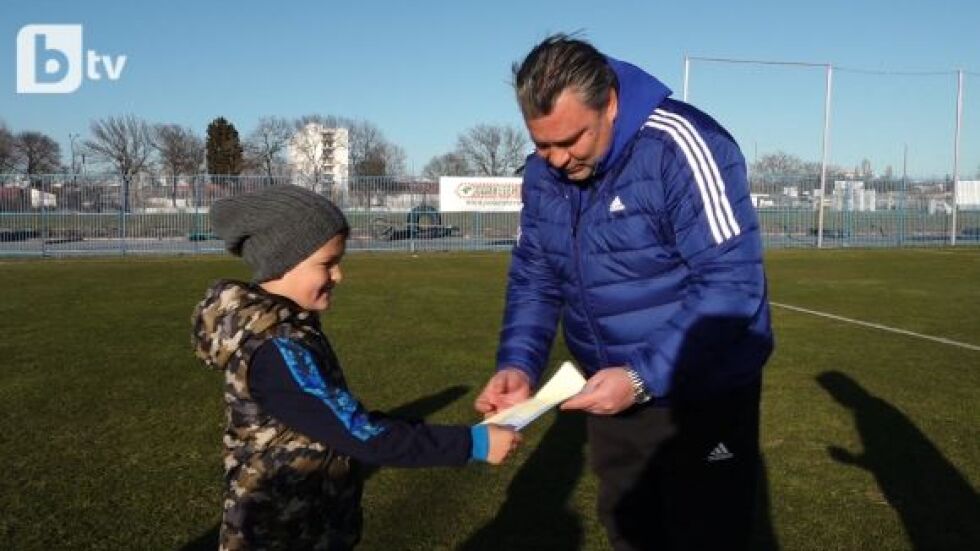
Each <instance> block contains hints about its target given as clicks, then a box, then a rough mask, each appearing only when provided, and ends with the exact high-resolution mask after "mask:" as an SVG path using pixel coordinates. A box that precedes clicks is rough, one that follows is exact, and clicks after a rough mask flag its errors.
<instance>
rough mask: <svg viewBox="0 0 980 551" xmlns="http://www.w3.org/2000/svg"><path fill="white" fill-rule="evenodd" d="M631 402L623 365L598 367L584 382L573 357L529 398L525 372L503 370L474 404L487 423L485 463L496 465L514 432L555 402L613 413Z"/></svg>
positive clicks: (513, 441)
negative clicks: (487, 444)
mask: <svg viewBox="0 0 980 551" xmlns="http://www.w3.org/2000/svg"><path fill="white" fill-rule="evenodd" d="M635 402H636V393H635V388H634V386H633V382H632V380H631V378H630V376H629V373H628V371H627V369H626V368H625V367H614V368H607V369H602V370H600V371H599V372H598V373H596V374H595V375H593V376H592V378H591V379H589V380H588V381H586V380H585V378H584V377H582V374H581V373H579V371H578V370H577V369H576V368H575V366H573V365H572V364H571V362H565V363H564V364H562V366H561V367H560V368H559V369H558V370H557V371H556V372H555V374H554V375H553V376H552V377H551V379H550V380H548V382H547V383H545V384H544V385H543V386H542V387H541V388H540V389H539V390H538V392H537V394H535V395H534V397H533V398H532V397H531V381H530V379H529V377H528V376H527V374H526V373H524V371H522V370H520V369H515V368H505V369H502V370H500V371H498V372H497V374H496V375H494V376H493V378H491V379H490V381H489V382H488V383H487V385H486V387H484V389H483V391H482V392H481V393H480V395H479V396H478V397H477V399H476V403H475V404H474V407H475V408H476V410H477V411H478V412H480V413H482V414H483V415H484V421H483V423H484V424H486V425H487V435H488V440H489V450H488V453H487V462H489V463H491V464H494V465H499V464H500V463H502V462H503V461H504V460H505V459H506V458H507V456H508V455H510V454H511V453H512V452H513V451H514V450H515V449H517V446H518V445H519V444H520V442H521V435H520V433H519V432H518V431H520V430H521V429H523V428H524V427H525V426H527V425H528V424H529V423H531V422H532V421H534V420H535V419H536V418H538V417H539V416H541V415H542V414H543V413H545V412H547V411H548V410H550V409H551V408H552V407H554V406H556V405H559V404H561V409H563V410H582V411H586V412H588V413H593V414H596V415H612V414H616V413H619V412H620V411H623V410H625V409H626V408H628V407H630V406H632V405H633V404H634V403H635Z"/></svg>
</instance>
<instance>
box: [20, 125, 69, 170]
mask: <svg viewBox="0 0 980 551" xmlns="http://www.w3.org/2000/svg"><path fill="white" fill-rule="evenodd" d="M14 149H15V150H16V152H17V157H18V159H19V160H20V166H21V168H22V169H23V171H24V174H26V175H28V176H36V175H38V174H50V173H52V172H58V171H60V170H61V146H60V145H58V142H56V141H54V139H52V138H51V137H50V136H48V135H46V134H42V133H41V132H34V131H27V132H20V133H18V134H17V137H16V138H15V139H14Z"/></svg>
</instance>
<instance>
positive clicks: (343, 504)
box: [193, 186, 520, 550]
mask: <svg viewBox="0 0 980 551" xmlns="http://www.w3.org/2000/svg"><path fill="white" fill-rule="evenodd" d="M211 221H212V226H213V228H214V231H215V233H217V234H218V235H219V236H220V237H221V238H222V239H223V240H224V241H225V246H226V247H227V249H228V250H229V251H230V252H231V253H232V254H234V255H236V256H240V257H242V258H243V259H244V260H245V262H246V263H247V264H248V265H249V266H250V267H251V268H252V270H253V280H254V283H244V282H237V281H229V280H222V281H219V282H217V283H216V284H214V285H213V286H212V287H211V288H210V289H209V290H208V292H207V295H206V296H205V298H204V300H202V301H201V302H200V303H199V304H198V305H197V307H196V309H195V311H194V317H193V323H194V336H193V340H194V347H195V351H196V354H197V356H198V357H199V358H201V359H202V360H203V361H204V362H205V363H206V364H207V365H208V366H210V367H212V368H214V369H216V370H222V371H224V373H225V403H226V404H227V418H228V424H227V428H226V430H225V436H224V445H225V451H224V467H225V497H224V514H223V516H222V523H221V549H228V550H231V549H258V548H262V549H265V548H274V549H330V550H334V549H338V550H339V549H350V548H352V547H353V546H354V545H355V544H356V543H357V542H358V540H359V539H360V531H361V504H360V499H361V490H362V487H363V480H362V479H361V477H360V473H359V462H360V461H365V462H369V463H373V464H377V465H389V466H403V467H410V466H419V467H420V466H442V465H446V466H448V465H463V464H465V463H466V462H467V461H469V460H471V459H476V460H482V461H487V462H489V463H492V464H499V463H500V462H501V461H503V460H504V458H505V457H506V456H507V455H508V454H509V453H510V451H512V449H513V448H514V447H516V445H517V443H518V441H519V440H520V436H519V434H518V433H516V432H514V431H512V430H510V429H508V428H504V427H499V426H487V425H475V426H473V427H466V426H447V425H428V424H425V423H423V422H415V421H408V420H402V419H397V418H392V417H387V416H385V415H383V414H380V413H376V412H371V413H368V412H366V411H365V409H364V408H363V407H362V406H361V404H360V403H359V402H358V401H357V399H356V398H354V397H353V396H352V395H351V394H350V392H349V391H348V389H347V384H346V382H345V380H344V376H343V373H342V372H341V369H340V364H339V362H338V360H337V357H336V356H335V355H334V353H333V350H332V349H331V347H330V343H329V342H328V341H327V338H326V336H325V335H324V334H323V332H322V329H321V327H320V322H319V316H318V313H319V312H322V311H324V310H326V309H328V308H329V307H330V304H331V299H332V295H333V289H334V287H335V286H336V285H337V284H338V283H340V282H341V281H342V278H343V275H342V272H341V270H340V262H341V259H342V258H343V255H344V250H345V245H346V239H347V235H348V233H349V226H348V224H347V220H346V219H345V218H344V215H343V213H342V212H341V211H340V209H338V208H337V207H336V206H335V205H334V204H333V203H331V202H330V201H328V200H327V199H325V198H324V197H322V196H320V195H317V194H316V193H313V192H311V191H309V190H306V189H303V188H300V187H297V186H277V187H270V188H266V189H264V190H262V191H259V192H255V193H249V194H245V195H240V196H237V197H232V198H228V199H223V200H220V201H218V202H216V203H215V204H214V206H213V207H212V208H211Z"/></svg>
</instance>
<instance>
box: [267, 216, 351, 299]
mask: <svg viewBox="0 0 980 551" xmlns="http://www.w3.org/2000/svg"><path fill="white" fill-rule="evenodd" d="M346 247H347V236H345V235H335V236H334V237H333V238H332V239H330V241H327V242H326V243H325V244H324V245H323V246H322V247H320V248H319V249H317V250H316V251H314V252H313V254H311V255H310V256H308V257H306V260H303V261H302V262H300V263H299V264H297V265H296V266H294V267H293V269H291V270H289V271H288V272H286V274H285V275H283V276H282V277H281V278H279V279H278V280H273V281H271V282H268V284H267V285H264V287H266V289H267V290H269V291H272V292H274V293H277V294H280V295H283V296H285V297H286V298H288V299H290V300H292V301H293V302H295V303H296V304H297V305H299V306H300V307H301V308H303V309H306V310H310V311H313V312H322V311H323V310H326V309H328V308H330V304H331V296H332V294H333V288H334V286H335V285H337V284H338V283H340V282H341V281H342V280H343V277H344V276H343V274H342V273H341V271H340V261H341V259H343V257H344V251H345V250H346Z"/></svg>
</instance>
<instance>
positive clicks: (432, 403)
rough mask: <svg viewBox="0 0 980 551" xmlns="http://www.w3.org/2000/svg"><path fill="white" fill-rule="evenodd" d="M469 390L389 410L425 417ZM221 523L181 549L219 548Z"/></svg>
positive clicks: (370, 468)
mask: <svg viewBox="0 0 980 551" xmlns="http://www.w3.org/2000/svg"><path fill="white" fill-rule="evenodd" d="M468 391H469V387H467V386H465V385H456V386H451V387H449V388H447V389H445V390H441V391H439V392H437V393H435V394H432V395H430V396H425V397H422V398H419V399H417V400H412V401H411V402H406V403H404V404H402V405H400V406H397V407H395V408H392V409H390V410H388V411H387V413H388V414H389V415H392V416H395V417H410V418H424V417H428V416H429V415H432V414H433V413H435V412H437V411H439V410H441V409H443V408H445V407H446V406H448V405H449V404H451V403H453V402H455V401H456V400H458V399H460V398H461V397H463V395H465V394H466V393H467V392H468ZM363 472H364V479H365V480H367V479H368V478H371V477H372V476H374V474H375V473H377V472H378V467H377V466H374V465H365V468H364V469H363ZM219 529H220V525H219V524H215V525H214V526H212V527H211V529H210V530H208V531H207V532H205V533H203V534H201V535H200V536H198V537H197V538H195V539H194V540H192V541H190V542H188V543H187V544H185V545H184V546H183V547H181V548H180V550H181V551H214V550H215V549H217V548H218V538H219Z"/></svg>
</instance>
